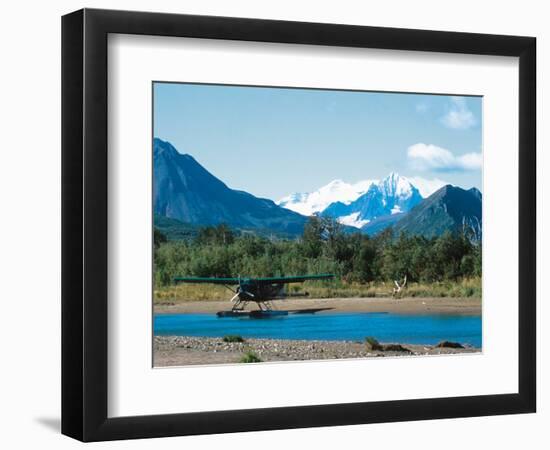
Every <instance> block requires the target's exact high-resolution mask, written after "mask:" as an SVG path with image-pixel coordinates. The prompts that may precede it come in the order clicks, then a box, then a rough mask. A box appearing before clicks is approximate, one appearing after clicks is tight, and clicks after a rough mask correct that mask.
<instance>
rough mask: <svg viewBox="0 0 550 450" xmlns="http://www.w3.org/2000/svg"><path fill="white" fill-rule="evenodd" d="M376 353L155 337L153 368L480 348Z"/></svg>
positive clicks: (275, 342)
mask: <svg viewBox="0 0 550 450" xmlns="http://www.w3.org/2000/svg"><path fill="white" fill-rule="evenodd" d="M399 347H401V348H403V349H405V350H406V351H403V350H380V351H373V350H371V349H369V348H368V346H367V345H365V344H364V343H362V342H353V341H305V340H286V339H245V341H244V342H224V341H223V339H222V338H206V337H188V336H155V337H154V347H153V350H154V352H153V355H154V356H153V357H154V366H155V367H163V366H187V365H197V364H201V365H202V364H227V363H239V362H240V360H241V358H242V357H243V355H245V354H246V353H247V352H252V353H254V354H255V355H256V356H258V357H259V358H260V359H261V360H262V361H305V360H323V359H344V358H369V357H385V356H411V355H417V356H420V355H441V354H451V353H476V352H479V351H480V349H477V348H473V347H466V348H440V347H436V346H428V345H409V344H401V345H400V346H397V345H396V346H389V347H387V348H390V349H392V348H393V349H399Z"/></svg>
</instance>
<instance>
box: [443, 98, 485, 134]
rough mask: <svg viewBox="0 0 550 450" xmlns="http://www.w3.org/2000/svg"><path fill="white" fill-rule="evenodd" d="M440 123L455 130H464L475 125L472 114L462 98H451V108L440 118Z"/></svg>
mask: <svg viewBox="0 0 550 450" xmlns="http://www.w3.org/2000/svg"><path fill="white" fill-rule="evenodd" d="M441 122H443V125H445V126H446V127H449V128H453V129H456V130H466V129H468V128H471V127H473V126H474V125H475V124H476V123H477V121H476V118H475V116H474V113H472V111H470V110H469V109H468V105H466V100H465V99H464V97H451V106H450V108H449V111H448V112H447V114H445V115H444V116H443V117H442V118H441Z"/></svg>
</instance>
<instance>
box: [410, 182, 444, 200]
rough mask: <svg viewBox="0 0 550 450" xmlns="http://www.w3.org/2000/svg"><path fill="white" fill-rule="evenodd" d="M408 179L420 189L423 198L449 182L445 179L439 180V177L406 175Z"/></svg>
mask: <svg viewBox="0 0 550 450" xmlns="http://www.w3.org/2000/svg"><path fill="white" fill-rule="evenodd" d="M407 178H408V179H409V181H410V182H411V183H412V184H413V186H414V187H416V188H417V189H418V190H419V191H420V195H421V196H422V197H424V198H426V197H429V196H430V195H432V194H433V193H434V192H435V191H437V190H438V189H441V188H442V187H443V186H446V185H447V184H451V183H449V182H447V181H444V180H440V179H439V178H432V179H431V180H429V179H427V178H422V177H407Z"/></svg>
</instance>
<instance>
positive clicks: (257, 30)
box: [62, 9, 536, 441]
mask: <svg viewBox="0 0 550 450" xmlns="http://www.w3.org/2000/svg"><path fill="white" fill-rule="evenodd" d="M110 33H123V34H137V35H151V36H178V37H193V38H208V39H230V40H239V41H259V42H278V43H290V44H310V45H326V46H334V47H368V48H377V49H392V50H414V51H429V52H447V53H464V54H477V55H502V56H515V57H518V58H519V105H518V106H519V142H518V154H519V292H518V293H517V294H518V307H519V323H518V327H519V386H518V392H517V393H510V394H499V395H480V396H470V397H449V398H430V399H419V400H401V401H379V402H366V403H345V404H336V405H312V406H299V407H298V406H288V407H277V408H262V409H246V410H233V411H211V412H198V413H182V414H169V415H153V416H151V415H146V416H134V417H117V418H109V417H108V416H107V398H108V397H107V394H108V382H107V364H108V360H107V317H108V313H107V235H108V233H107V193H108V185H107V98H108V97H107V96H108V92H107V36H108V34H110ZM535 91H536V39H535V38H533V37H518V36H503V35H488V34H472V33H458V32H440V31H423V30H410V29H394V28H378V27H364V26H350V25H335V24H321V23H301V22H286V21H273V20H258V19H244V18H227V17H208V16H192V15H174V14H157V13H144V12H129V11H108V10H94V9H83V10H80V11H76V12H74V13H71V14H68V15H66V16H64V17H63V18H62V433H63V434H66V435H68V436H71V437H73V438H76V439H79V440H82V441H102V440H113V439H131V438H148V437H161V436H177V435H192V434H213V433H228V432H239V431H256V430H274V429H283V428H300V427H321V426H330V425H351V424H364V423H378V422H396V421H407V420H425V419H438V418H455V417H468V416H487V415H497V414H515V413H530V412H535V408H536V320H535V317H536V154H535V147H536V104H535V100H536V99H535Z"/></svg>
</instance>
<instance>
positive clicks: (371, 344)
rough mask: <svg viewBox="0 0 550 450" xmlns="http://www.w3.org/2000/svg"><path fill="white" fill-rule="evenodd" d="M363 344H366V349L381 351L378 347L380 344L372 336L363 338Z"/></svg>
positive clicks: (380, 347)
mask: <svg viewBox="0 0 550 450" xmlns="http://www.w3.org/2000/svg"><path fill="white" fill-rule="evenodd" d="M365 344H367V348H369V349H370V350H382V346H381V345H380V342H378V341H377V340H376V339H375V338H373V337H372V336H367V337H366V338H365Z"/></svg>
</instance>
